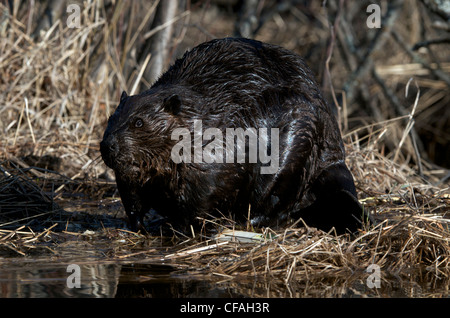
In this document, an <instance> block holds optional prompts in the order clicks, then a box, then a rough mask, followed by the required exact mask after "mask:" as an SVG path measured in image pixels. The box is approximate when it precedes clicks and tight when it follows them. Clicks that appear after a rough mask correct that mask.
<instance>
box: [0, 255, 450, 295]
mask: <svg viewBox="0 0 450 318" xmlns="http://www.w3.org/2000/svg"><path fill="white" fill-rule="evenodd" d="M68 261H69V262H66V261H61V260H60V259H57V258H55V259H54V260H53V261H52V260H48V259H47V260H45V261H44V260H39V259H23V258H22V259H8V260H5V259H0V297H2V298H30V297H40V298H42V297H50V298H53V297H82V298H86V297H88V298H98V297H101V298H104V297H107V298H110V297H116V298H128V297H132V298H136V297H146V298H203V297H205V298H224V297H252V298H259V297H262V298H300V297H301V298H308V297H321V298H322V297H339V298H352V297H355V298H360V297H439V298H440V297H448V296H449V286H450V284H449V280H448V278H446V277H445V276H442V277H438V276H436V275H434V274H431V273H427V272H426V271H425V272H421V271H415V272H414V273H412V274H409V275H402V276H401V277H400V276H395V275H394V276H392V275H390V276H387V275H384V276H383V278H382V280H381V283H380V286H379V288H376V287H374V288H369V287H368V284H367V281H366V277H364V276H359V277H326V276H324V277H315V278H312V279H311V278H310V279H306V278H305V279H304V280H301V281H294V282H290V283H289V284H286V283H285V282H283V281H282V280H275V279H254V278H252V277H240V278H237V279H232V280H231V279H228V280H226V279H225V280H224V279H223V277H215V276H214V275H192V274H188V273H187V272H186V271H184V270H182V271H180V270H179V269H175V268H174V267H172V266H171V265H166V264H163V263H160V264H158V263H154V262H153V263H146V261H145V260H139V261H137V262H135V263H133V262H131V263H130V262H129V261H128V262H123V263H120V262H106V261H105V262H89V261H86V260H79V261H77V260H76V259H72V260H68ZM70 264H77V265H78V266H79V269H80V271H79V276H78V277H79V283H80V285H79V286H73V283H75V282H76V279H74V276H73V275H74V273H75V272H74V271H73V270H68V266H69V265H70ZM71 284H72V285H71Z"/></svg>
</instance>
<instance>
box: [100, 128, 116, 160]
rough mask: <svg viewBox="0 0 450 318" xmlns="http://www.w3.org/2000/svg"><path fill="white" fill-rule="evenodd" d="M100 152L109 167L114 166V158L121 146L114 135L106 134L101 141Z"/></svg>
mask: <svg viewBox="0 0 450 318" xmlns="http://www.w3.org/2000/svg"><path fill="white" fill-rule="evenodd" d="M100 153H101V154H102V158H103V161H104V162H105V163H106V165H107V166H108V167H111V166H112V163H113V160H114V158H116V157H117V155H118V153H119V146H118V143H117V140H116V138H115V137H114V135H109V136H105V137H104V138H103V140H102V141H101V142H100Z"/></svg>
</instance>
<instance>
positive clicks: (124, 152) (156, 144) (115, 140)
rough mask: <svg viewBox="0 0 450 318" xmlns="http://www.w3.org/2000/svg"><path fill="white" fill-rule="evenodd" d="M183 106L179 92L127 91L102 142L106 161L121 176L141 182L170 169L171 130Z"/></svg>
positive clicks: (101, 148)
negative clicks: (137, 92)
mask: <svg viewBox="0 0 450 318" xmlns="http://www.w3.org/2000/svg"><path fill="white" fill-rule="evenodd" d="M181 107H182V105H181V98H180V97H179V95H178V94H173V93H170V92H169V91H162V90H159V91H153V92H152V91H151V90H150V91H147V92H146V93H143V94H140V95H134V96H128V95H127V93H126V92H123V93H122V96H121V98H120V104H119V106H118V107H117V109H116V111H115V112H114V114H112V115H111V117H110V118H109V120H108V126H107V128H106V130H105V133H104V136H103V140H102V142H101V143H100V151H101V154H102V158H103V161H104V162H105V163H106V165H107V166H109V167H110V168H112V169H113V170H114V171H115V173H116V176H117V175H119V176H120V178H121V179H126V180H129V181H133V182H140V183H145V182H146V181H148V180H149V178H151V176H152V175H157V174H161V173H164V172H165V171H166V170H168V169H170V165H172V164H173V162H171V161H170V152H171V148H172V146H173V141H172V140H171V138H170V136H171V134H170V132H171V131H172V130H173V129H174V127H175V126H177V121H178V119H177V115H178V113H179V112H180V109H181Z"/></svg>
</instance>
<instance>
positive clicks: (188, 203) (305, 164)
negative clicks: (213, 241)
mask: <svg viewBox="0 0 450 318" xmlns="http://www.w3.org/2000/svg"><path fill="white" fill-rule="evenodd" d="M195 119H200V120H202V123H203V130H205V129H206V128H208V127H217V128H220V129H222V130H223V131H225V128H237V127H242V128H244V129H246V128H248V127H254V128H256V129H258V128H260V127H265V128H269V129H270V128H279V136H280V147H279V151H280V152H279V153H280V161H279V170H278V171H277V172H276V173H275V174H265V175H263V174H261V173H260V164H259V163H257V164H249V163H245V164H231V163H223V164H218V163H211V164H207V163H189V164H186V163H181V164H175V163H174V162H173V161H172V160H171V157H170V153H171V149H172V147H173V146H174V145H175V144H176V143H177V140H171V132H172V131H173V129H174V128H176V127H186V128H188V129H189V130H190V131H191V132H192V130H193V121H194V120H195ZM141 124H142V125H141ZM101 153H102V157H103V160H104V161H105V163H106V164H107V165H108V166H109V167H111V168H112V169H113V170H114V172H115V175H116V181H117V186H118V189H119V192H120V195H121V198H122V202H123V205H124V206H125V210H126V212H127V214H128V216H129V221H130V225H131V228H132V229H133V230H136V229H139V228H142V224H143V216H144V214H145V213H147V212H148V211H149V210H150V209H151V208H153V209H154V210H155V211H157V212H158V213H159V214H160V215H162V216H164V217H167V221H168V222H169V223H171V224H172V225H174V226H175V227H178V228H179V229H181V230H187V229H188V226H189V225H191V224H193V225H195V224H196V223H197V221H196V219H195V218H196V217H197V216H206V215H207V214H212V215H220V213H221V214H222V215H225V216H229V215H232V216H233V217H234V218H235V219H236V220H238V221H245V219H246V217H247V215H248V208H249V204H250V205H251V212H250V213H251V217H252V218H254V220H255V221H256V222H257V223H259V224H260V225H274V224H280V223H282V222H284V220H286V219H287V217H289V216H291V217H293V218H299V217H302V218H303V219H304V221H305V222H306V223H307V224H308V225H311V226H315V227H319V228H322V229H324V230H329V229H330V228H331V227H333V226H334V227H335V228H336V229H337V231H338V232H344V231H346V230H350V231H356V229H357V228H358V227H359V226H360V222H359V221H358V220H361V215H362V210H361V207H360V205H359V203H358V201H357V199H356V191H355V186H354V182H353V178H352V176H351V174H350V172H349V170H348V169H347V167H346V165H345V162H344V156H345V154H344V147H343V143H342V139H341V136H340V131H339V128H338V125H337V122H336V120H335V118H334V116H333V113H332V110H331V109H330V107H329V106H328V105H327V103H326V102H325V101H324V99H323V97H322V95H321V92H320V91H319V88H318V86H317V84H316V82H315V81H314V77H313V75H312V73H311V71H310V70H309V68H308V67H307V66H306V65H305V63H304V61H303V60H302V59H301V58H300V57H299V56H297V55H296V54H294V53H292V52H290V51H288V50H285V49H283V48H281V47H278V46H273V45H269V44H265V43H261V42H258V41H253V40H247V39H231V38H227V39H219V40H213V41H210V42H206V43H203V44H201V45H199V46H197V47H196V48H194V49H192V50H191V51H189V52H186V53H185V55H184V56H183V57H182V58H181V59H179V60H177V61H176V62H175V64H174V65H173V66H172V67H170V69H169V70H168V71H167V72H166V73H165V74H163V75H162V76H161V78H160V79H159V80H158V81H157V82H156V83H155V84H154V85H153V86H152V87H151V88H150V89H149V90H147V91H145V92H143V93H141V94H139V95H135V96H127V95H126V94H125V93H124V94H122V98H121V100H120V104H119V106H118V108H117V110H116V112H115V113H114V114H113V115H112V116H111V118H110V119H109V122H108V127H107V129H106V131H105V134H104V137H103V141H102V142H101ZM246 162H248V161H246Z"/></svg>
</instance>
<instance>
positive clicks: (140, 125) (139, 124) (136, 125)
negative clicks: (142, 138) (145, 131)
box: [134, 118, 144, 128]
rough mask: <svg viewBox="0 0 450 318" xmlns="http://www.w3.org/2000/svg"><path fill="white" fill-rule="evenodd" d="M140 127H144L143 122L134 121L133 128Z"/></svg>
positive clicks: (140, 120) (139, 120)
mask: <svg viewBox="0 0 450 318" xmlns="http://www.w3.org/2000/svg"><path fill="white" fill-rule="evenodd" d="M142 126H144V122H143V121H142V119H140V118H138V119H136V120H135V121H134V127H136V128H141V127H142Z"/></svg>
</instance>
